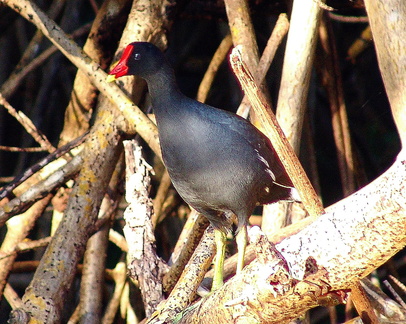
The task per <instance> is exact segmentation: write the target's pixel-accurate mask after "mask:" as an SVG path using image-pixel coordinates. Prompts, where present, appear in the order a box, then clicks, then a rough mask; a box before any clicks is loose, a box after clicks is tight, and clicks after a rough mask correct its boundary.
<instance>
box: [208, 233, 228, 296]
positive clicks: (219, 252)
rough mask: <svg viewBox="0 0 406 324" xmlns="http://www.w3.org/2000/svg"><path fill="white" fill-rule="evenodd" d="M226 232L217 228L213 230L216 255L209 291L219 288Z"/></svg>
mask: <svg viewBox="0 0 406 324" xmlns="http://www.w3.org/2000/svg"><path fill="white" fill-rule="evenodd" d="M226 239H227V237H226V234H225V233H224V232H222V231H219V230H217V229H215V230H214V242H215V243H216V256H215V258H216V259H215V260H214V276H213V285H212V287H211V291H215V290H217V289H219V288H220V287H221V286H222V285H223V283H224V281H223V272H224V257H225V253H226Z"/></svg>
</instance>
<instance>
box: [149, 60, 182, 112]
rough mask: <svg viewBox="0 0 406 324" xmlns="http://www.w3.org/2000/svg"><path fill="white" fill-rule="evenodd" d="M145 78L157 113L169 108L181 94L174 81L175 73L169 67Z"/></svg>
mask: <svg viewBox="0 0 406 324" xmlns="http://www.w3.org/2000/svg"><path fill="white" fill-rule="evenodd" d="M145 79H146V81H147V83H148V90H149V93H150V95H151V100H152V106H153V107H154V110H155V113H159V111H160V110H162V109H169V108H170V107H171V106H172V103H173V102H176V101H177V100H179V98H180V97H182V96H183V94H182V93H181V92H180V90H179V88H178V85H177V83H176V78H175V74H174V72H173V70H172V69H171V68H169V67H167V68H164V69H162V70H160V71H158V72H157V73H155V74H154V75H151V76H148V77H147V78H145Z"/></svg>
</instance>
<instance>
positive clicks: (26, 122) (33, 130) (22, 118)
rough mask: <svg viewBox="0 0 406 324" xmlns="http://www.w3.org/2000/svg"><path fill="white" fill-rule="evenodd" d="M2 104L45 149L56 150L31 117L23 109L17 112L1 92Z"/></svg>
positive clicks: (0, 102)
mask: <svg viewBox="0 0 406 324" xmlns="http://www.w3.org/2000/svg"><path fill="white" fill-rule="evenodd" d="M0 105H3V106H4V108H6V109H7V111H8V112H9V114H10V115H11V116H13V117H14V118H15V119H16V120H17V121H18V122H19V123H20V124H21V125H22V126H23V127H24V128H25V130H26V131H27V133H28V134H30V135H31V136H32V137H33V138H34V140H35V141H36V142H37V143H38V144H39V145H40V146H41V147H42V148H43V149H44V150H47V151H48V152H50V153H52V152H54V151H55V150H56V148H55V147H54V146H53V145H52V144H51V142H49V141H48V139H47V138H46V136H45V135H44V134H42V133H41V131H40V130H39V129H38V128H37V127H36V126H35V125H34V123H33V122H32V121H31V119H29V118H28V117H27V116H26V115H25V114H24V113H23V112H22V111H18V112H17V110H15V109H14V108H13V106H11V105H10V104H9V103H8V102H7V100H6V99H5V98H4V97H3V95H2V94H1V93H0Z"/></svg>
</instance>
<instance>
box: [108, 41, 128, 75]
mask: <svg viewBox="0 0 406 324" xmlns="http://www.w3.org/2000/svg"><path fill="white" fill-rule="evenodd" d="M132 51H133V46H132V45H128V46H127V47H126V48H125V50H124V52H123V55H122V56H121V58H120V61H119V62H118V63H117V65H116V66H115V67H114V68H113V69H112V70H111V71H110V72H109V76H108V77H107V81H108V82H111V81H114V80H116V79H117V78H119V77H122V76H124V75H127V73H128V59H129V57H130V55H131V53H132Z"/></svg>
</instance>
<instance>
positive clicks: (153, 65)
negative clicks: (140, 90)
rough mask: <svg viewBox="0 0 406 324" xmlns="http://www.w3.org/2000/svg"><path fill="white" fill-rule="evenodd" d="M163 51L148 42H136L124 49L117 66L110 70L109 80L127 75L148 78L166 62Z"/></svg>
mask: <svg viewBox="0 0 406 324" xmlns="http://www.w3.org/2000/svg"><path fill="white" fill-rule="evenodd" d="M165 62H166V59H165V56H164V55H163V54H162V52H161V51H160V50H159V49H158V48H157V47H156V46H155V45H153V44H151V43H148V42H134V43H131V44H129V45H127V47H126V48H125V49H124V51H123V54H122V56H121V58H120V60H119V62H118V63H117V64H116V66H115V67H114V68H113V69H112V70H111V71H110V72H109V76H108V77H107V81H108V82H111V81H114V80H116V79H118V78H119V77H122V76H125V75H138V76H140V77H142V78H148V76H149V75H153V74H155V73H156V72H157V71H159V69H161V67H162V66H163V65H164V64H165Z"/></svg>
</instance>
